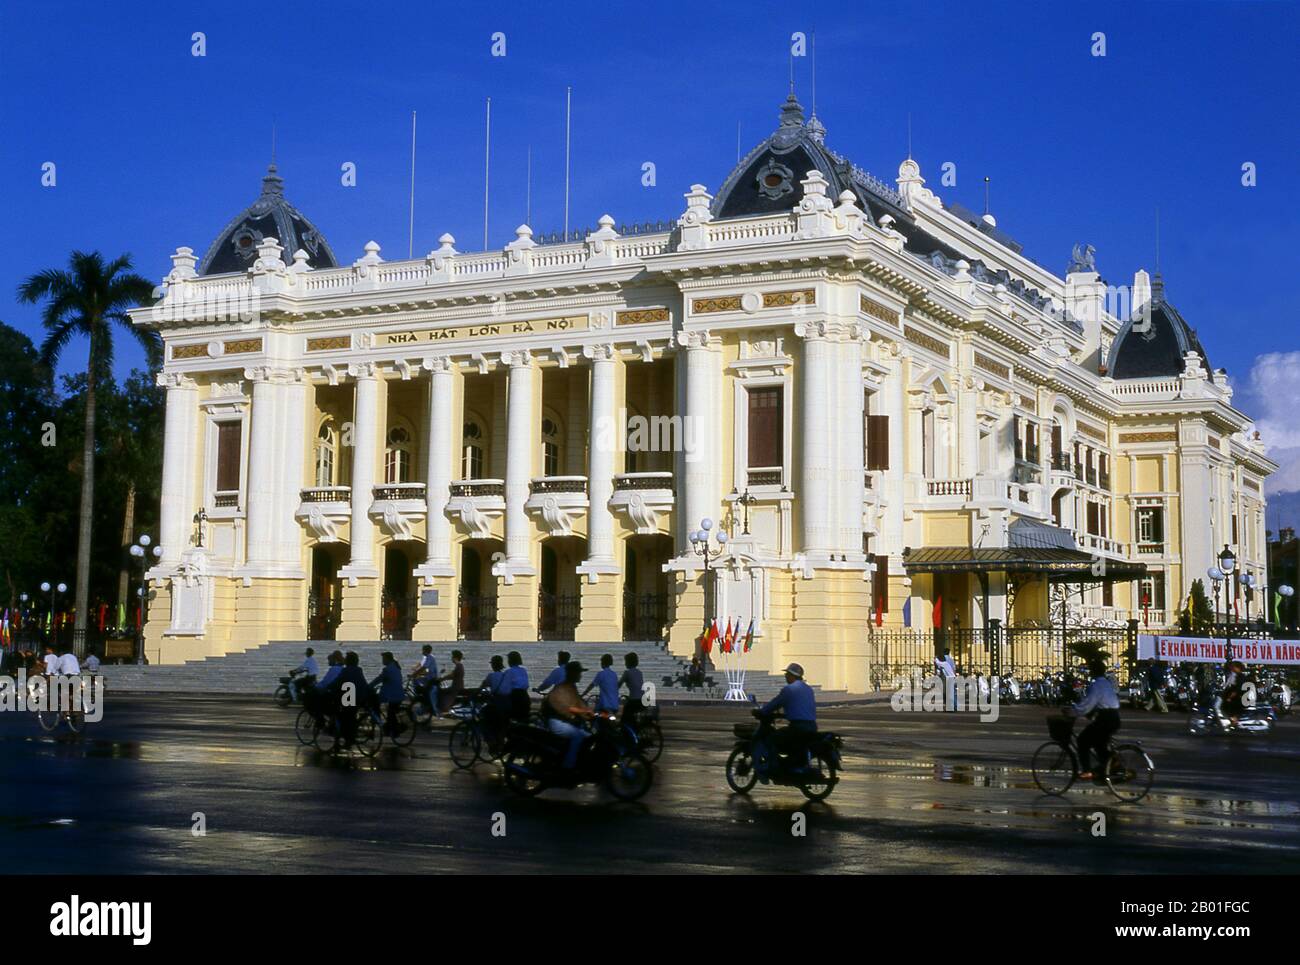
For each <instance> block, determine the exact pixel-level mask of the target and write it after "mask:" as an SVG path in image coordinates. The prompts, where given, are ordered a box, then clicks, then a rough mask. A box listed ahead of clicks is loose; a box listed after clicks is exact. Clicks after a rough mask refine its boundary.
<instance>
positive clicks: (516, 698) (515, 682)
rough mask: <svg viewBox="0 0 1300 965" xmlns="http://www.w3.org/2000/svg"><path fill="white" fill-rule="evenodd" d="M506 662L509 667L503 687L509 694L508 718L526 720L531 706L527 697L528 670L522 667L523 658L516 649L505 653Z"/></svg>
mask: <svg viewBox="0 0 1300 965" xmlns="http://www.w3.org/2000/svg"><path fill="white" fill-rule="evenodd" d="M506 663H507V664H509V667H508V669H507V670H506V676H505V683H504V684H503V689H504V690H506V691H507V692H508V693H509V694H510V718H511V719H512V720H520V721H526V720H527V719H528V714H529V712H530V711H531V710H532V709H533V708H532V702H531V701H530V700H529V699H528V671H527V670H525V669H524V658H523V657H521V656H519V651H518V650H511V651H510V652H509V653H508V654H506Z"/></svg>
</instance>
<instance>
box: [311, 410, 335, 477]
mask: <svg viewBox="0 0 1300 965" xmlns="http://www.w3.org/2000/svg"><path fill="white" fill-rule="evenodd" d="M337 455H338V438H337V433H335V431H334V424H333V423H332V422H329V421H328V420H327V421H325V422H322V423H321V426H320V431H318V432H317V433H316V485H317V486H333V485H335V480H336V479H337V478H338V477H337V476H336V475H335V474H334V466H335V463H336V461H337V460H336V456H337Z"/></svg>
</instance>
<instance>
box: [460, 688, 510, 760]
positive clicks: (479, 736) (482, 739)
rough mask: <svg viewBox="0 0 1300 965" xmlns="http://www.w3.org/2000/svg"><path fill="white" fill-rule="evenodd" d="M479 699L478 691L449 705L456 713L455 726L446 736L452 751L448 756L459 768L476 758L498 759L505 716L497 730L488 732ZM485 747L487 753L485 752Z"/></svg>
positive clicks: (502, 742)
mask: <svg viewBox="0 0 1300 965" xmlns="http://www.w3.org/2000/svg"><path fill="white" fill-rule="evenodd" d="M482 705H483V701H482V699H481V698H480V697H479V696H477V695H471V696H469V697H467V698H464V699H463V701H462V702H460V703H457V704H456V706H455V707H453V708H452V709H451V714H452V716H453V717H459V718H460V719H459V720H458V721H457V722H456V726H455V727H453V728H452V729H451V734H450V735H449V736H448V738H447V744H448V748H449V750H450V751H451V760H452V763H454V764H455V765H456V766H457V767H458V768H460V769H461V770H468V769H469V768H471V767H473V766H474V764H475V762H477V761H483V762H484V763H487V762H488V761H489V760H493V761H495V760H500V758H501V753H502V751H503V749H504V746H505V745H504V741H505V723H506V722H505V719H504V717H503V719H502V720H501V722H500V725H499V728H500V731H501V732H500V733H499V734H497V735H495V736H489V734H488V733H487V727H486V725H485V723H484V720H483V713H482ZM485 749H486V751H487V755H486V756H484V750H485Z"/></svg>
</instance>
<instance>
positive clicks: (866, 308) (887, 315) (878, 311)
mask: <svg viewBox="0 0 1300 965" xmlns="http://www.w3.org/2000/svg"><path fill="white" fill-rule="evenodd" d="M858 307H859V308H860V309H861V310H862V312H863V314H865V315H870V316H871V317H872V318H878V319H880V320H881V321H882V322H888V323H889V324H890V325H897V324H898V323H899V320H900V317H901V316H900V315H899V314H898V312H896V311H894V310H893V309H892V308H888V307H886V306H884V305H882V304H880V302H876V301H872V300H871V299H870V298H868V297H867V296H866V295H859V296H858Z"/></svg>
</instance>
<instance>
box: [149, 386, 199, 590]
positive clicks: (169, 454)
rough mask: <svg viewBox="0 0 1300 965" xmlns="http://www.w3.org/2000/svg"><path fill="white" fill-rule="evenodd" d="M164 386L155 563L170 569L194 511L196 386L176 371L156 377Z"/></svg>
mask: <svg viewBox="0 0 1300 965" xmlns="http://www.w3.org/2000/svg"><path fill="white" fill-rule="evenodd" d="M157 381H158V384H159V385H161V386H165V387H166V388H167V415H166V421H165V423H164V425H163V470H162V508H161V511H160V519H159V527H158V529H159V533H158V545H159V546H161V547H162V558H161V559H160V560H159V566H161V567H164V568H172V567H174V566H175V565H176V564H177V563H179V562H180V558H181V554H182V553H183V552H185V550H187V549H189V546H190V542H191V539H190V536H191V533H192V531H193V527H192V524H191V517H192V515H193V513H194V463H195V456H196V453H195V451H194V447H195V445H196V444H197V442H198V437H199V432H198V411H199V387H198V385H197V384H196V383H195V382H194V380H193V379H191V378H189V377H188V376H185V375H180V374H179V373H174V372H173V373H165V374H160V375H159V376H158V380H157Z"/></svg>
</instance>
